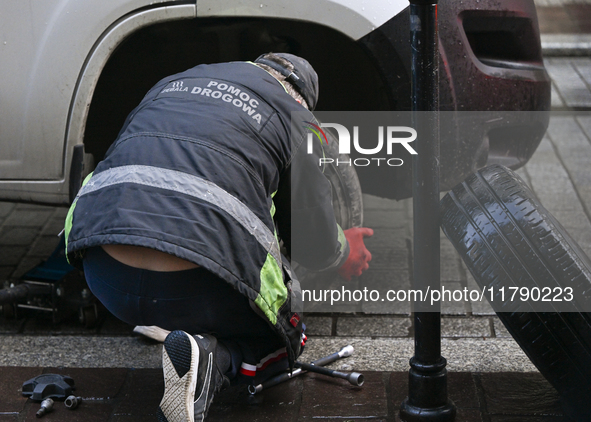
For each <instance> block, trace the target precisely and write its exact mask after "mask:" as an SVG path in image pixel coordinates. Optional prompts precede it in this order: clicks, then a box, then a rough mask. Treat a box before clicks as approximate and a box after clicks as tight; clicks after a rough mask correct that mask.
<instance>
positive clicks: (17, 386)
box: [0, 366, 43, 414]
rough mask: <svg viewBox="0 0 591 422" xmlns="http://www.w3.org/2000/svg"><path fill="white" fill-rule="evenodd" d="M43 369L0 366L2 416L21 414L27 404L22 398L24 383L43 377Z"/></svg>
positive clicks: (0, 410)
mask: <svg viewBox="0 0 591 422" xmlns="http://www.w3.org/2000/svg"><path fill="white" fill-rule="evenodd" d="M42 372H43V369H42V368H11V367H2V366H0V380H2V382H0V397H2V400H0V414H2V413H13V412H16V413H19V412H21V411H22V410H23V409H24V407H25V404H26V402H27V400H28V399H27V398H26V397H23V396H22V385H23V382H25V381H27V380H29V379H31V378H34V377H36V376H37V375H41V374H42Z"/></svg>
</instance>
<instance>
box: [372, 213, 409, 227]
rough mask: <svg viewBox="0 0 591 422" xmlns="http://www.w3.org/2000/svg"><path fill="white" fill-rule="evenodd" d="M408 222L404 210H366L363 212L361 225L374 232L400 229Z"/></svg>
mask: <svg viewBox="0 0 591 422" xmlns="http://www.w3.org/2000/svg"><path fill="white" fill-rule="evenodd" d="M407 222H408V219H407V216H406V213H405V211H404V210H392V211H389V210H388V211H386V210H381V209H380V210H367V211H365V210H364V212H363V225H364V226H366V227H371V228H372V229H374V230H377V229H379V228H390V229H401V228H405V226H406V224H407Z"/></svg>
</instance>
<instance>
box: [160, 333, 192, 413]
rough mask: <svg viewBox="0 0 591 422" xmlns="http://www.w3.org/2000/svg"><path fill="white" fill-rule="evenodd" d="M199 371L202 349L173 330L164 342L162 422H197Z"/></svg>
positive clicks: (186, 335)
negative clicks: (195, 419) (195, 399)
mask: <svg viewBox="0 0 591 422" xmlns="http://www.w3.org/2000/svg"><path fill="white" fill-rule="evenodd" d="M198 369H199V346H197V342H196V341H195V339H194V338H193V337H192V336H190V335H189V334H187V333H185V332H184V331H173V332H171V333H170V334H169V335H168V336H167V337H166V340H164V347H163V348H162V370H163V372H164V396H163V397H162V401H161V402H160V407H159V408H158V422H194V417H193V401H194V397H195V387H196V385H197V372H198Z"/></svg>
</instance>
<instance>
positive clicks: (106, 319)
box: [98, 304, 134, 336]
mask: <svg viewBox="0 0 591 422" xmlns="http://www.w3.org/2000/svg"><path fill="white" fill-rule="evenodd" d="M99 319H101V320H102V321H101V322H100V323H99V328H98V332H99V333H100V334H101V335H108V336H133V335H134V333H133V328H134V326H133V325H130V324H127V323H125V322H123V321H121V320H120V319H119V318H117V317H116V316H114V315H113V314H111V313H110V312H109V311H107V310H106V309H105V308H104V307H102V306H100V304H99Z"/></svg>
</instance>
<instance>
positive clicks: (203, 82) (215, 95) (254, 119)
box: [155, 78, 273, 130]
mask: <svg viewBox="0 0 591 422" xmlns="http://www.w3.org/2000/svg"><path fill="white" fill-rule="evenodd" d="M163 97H176V98H183V99H191V100H197V99H206V101H207V99H210V100H214V101H216V102H221V103H226V104H227V105H228V106H230V107H231V108H232V109H234V110H236V111H238V112H240V113H243V116H244V117H245V118H247V121H249V122H250V123H251V124H252V125H253V126H254V127H255V128H256V129H258V130H260V129H261V128H262V126H263V125H264V123H266V121H267V120H268V119H269V117H270V116H271V115H272V114H273V110H272V109H271V107H269V106H268V105H267V104H266V103H264V102H262V101H261V100H260V99H259V97H258V96H256V95H255V94H254V93H253V92H251V91H250V90H247V89H246V88H244V87H243V86H240V85H239V86H234V85H231V84H229V83H227V82H225V81H220V80H215V79H209V78H193V79H185V80H184V81H180V80H179V81H173V82H170V83H169V84H168V85H166V87H164V89H163V90H162V91H160V93H159V94H158V95H157V96H156V98H155V99H158V98H163Z"/></svg>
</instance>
